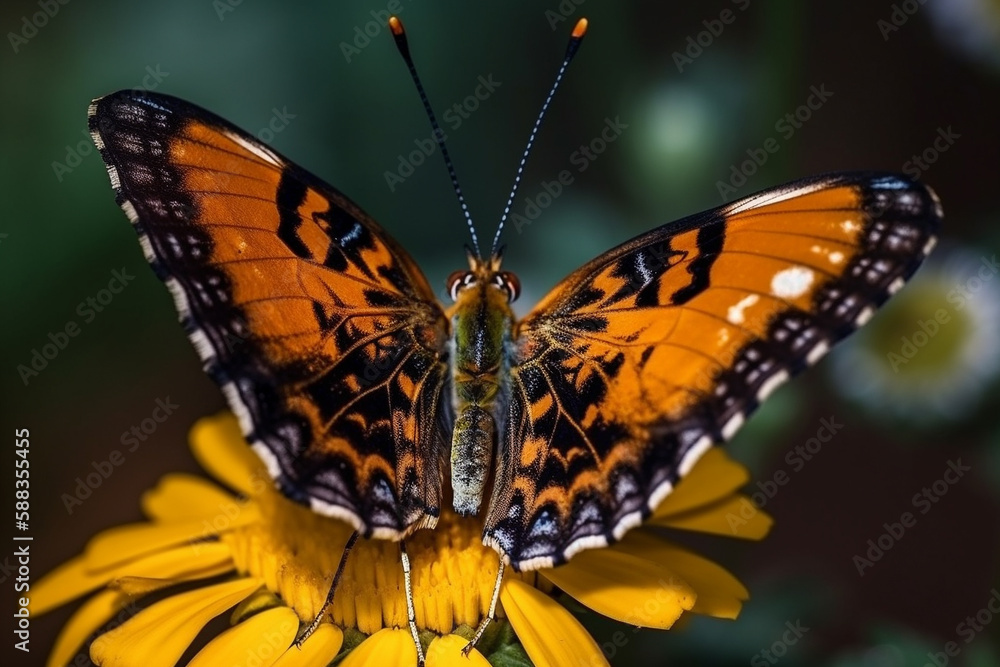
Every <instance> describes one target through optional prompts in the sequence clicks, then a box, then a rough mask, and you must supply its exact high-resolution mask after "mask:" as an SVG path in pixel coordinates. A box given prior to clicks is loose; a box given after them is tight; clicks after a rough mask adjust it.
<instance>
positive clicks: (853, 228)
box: [840, 220, 861, 234]
mask: <svg viewBox="0 0 1000 667" xmlns="http://www.w3.org/2000/svg"><path fill="white" fill-rule="evenodd" d="M840 228H841V229H843V230H844V231H845V232H847V233H848V234H853V233H854V232H857V231H859V230H860V229H861V225H860V224H859V223H858V222H856V221H854V220H844V221H843V222H842V223H840Z"/></svg>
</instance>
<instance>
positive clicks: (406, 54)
mask: <svg viewBox="0 0 1000 667" xmlns="http://www.w3.org/2000/svg"><path fill="white" fill-rule="evenodd" d="M389 30H390V31H391V32H392V37H393V39H394V40H396V48H397V49H399V55H401V56H403V60H405V61H406V66H407V67H408V68H409V70H410V78H412V79H413V84H414V85H415V86H416V87H417V92H418V93H420V101H421V102H423V104H424V111H426V112H427V118H428V119H429V120H430V121H431V127H432V128H433V130H434V131H433V132H432V134H433V136H434V141H436V142H437V145H438V148H439V149H441V157H443V158H444V166H445V167H447V168H448V175H449V176H450V177H451V185H452V187H453V188H455V195H456V196H457V197H458V203H459V205H460V206H461V207H462V213H463V214H465V222H466V223H467V224H468V225H469V233H470V234H471V235H472V246H473V247H474V248H475V250H476V257H477V258H478V259H482V258H483V255H482V253H481V252H480V251H479V238H478V237H477V236H476V228H475V226H474V225H473V224H472V215H471V214H470V213H469V206H468V204H466V203H465V196H464V195H463V194H462V188H461V186H460V185H459V184H458V176H456V175H455V165H454V164H452V162H451V156H450V155H448V147H447V146H445V143H444V132H443V131H442V130H441V126H440V125H438V122H437V116H435V115H434V110H433V109H432V108H431V103H430V102H429V101H428V100H427V93H426V92H425V91H424V84H422V83H420V76H419V75H418V74H417V68H416V67H415V66H414V64H413V58H412V57H411V56H410V45H409V43H408V42H407V40H406V31H405V30H404V29H403V22H402V21H400V20H399V18H398V17H396V16H390V17H389Z"/></svg>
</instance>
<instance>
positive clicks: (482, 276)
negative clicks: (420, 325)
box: [446, 248, 521, 303]
mask: <svg viewBox="0 0 1000 667" xmlns="http://www.w3.org/2000/svg"><path fill="white" fill-rule="evenodd" d="M466 254H467V255H468V258H469V268H468V269H467V270H463V271H453V272H452V273H451V275H449V276H448V279H447V280H446V285H447V288H448V294H449V295H450V296H451V300H452V301H454V302H455V303H458V302H459V301H460V300H463V299H464V297H466V296H467V295H468V296H471V295H474V294H475V295H479V296H480V298H481V297H482V296H483V295H486V297H487V298H488V299H491V300H492V299H496V298H498V297H499V298H501V299H502V300H503V301H505V302H506V303H513V302H514V301H515V300H516V299H517V297H518V296H519V295H520V294H521V281H520V280H518V279H517V276H515V275H514V274H513V273H511V272H510V271H502V270H501V269H500V262H501V260H502V258H503V248H500V250H499V251H498V252H497V253H495V254H494V255H493V256H492V257H490V258H489V259H481V258H479V257H478V256H477V255H476V254H475V253H474V252H473V251H472V250H471V249H469V248H466Z"/></svg>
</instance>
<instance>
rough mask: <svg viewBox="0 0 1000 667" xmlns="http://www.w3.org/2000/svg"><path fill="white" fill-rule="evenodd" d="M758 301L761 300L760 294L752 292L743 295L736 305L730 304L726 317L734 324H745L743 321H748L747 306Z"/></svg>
mask: <svg viewBox="0 0 1000 667" xmlns="http://www.w3.org/2000/svg"><path fill="white" fill-rule="evenodd" d="M772 289H773V285H772ZM758 301H760V296H758V295H757V294H751V295H749V296H745V297H743V298H742V299H740V301H739V302H738V303H737V304H736V305H735V306H729V314H728V315H727V316H726V319H728V320H729V321H730V322H732V323H733V324H743V322H745V321H746V317H745V316H744V313H743V311H745V310H746V309H747V308H749V307H750V306H752V305H754V304H755V303H757V302H758Z"/></svg>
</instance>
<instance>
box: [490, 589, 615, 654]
mask: <svg viewBox="0 0 1000 667" xmlns="http://www.w3.org/2000/svg"><path fill="white" fill-rule="evenodd" d="M500 601H501V602H502V603H503V608H504V611H506V612H507V620H509V621H510V624H511V626H512V627H513V628H514V632H516V633H517V637H518V639H520V640H521V644H522V645H523V646H524V650H525V652H527V654H528V657H529V658H531V662H532V663H533V664H534V665H535V667H563V666H564V665H588V667H599V666H600V665H607V664H608V661H607V659H606V658H605V657H604V654H603V653H601V649H600V647H598V645H597V642H595V641H594V638H593V637H591V636H590V634H589V633H588V632H587V631H586V630H585V629H584V627H583V626H582V625H580V621H578V620H576V618H574V616H573V615H572V614H571V613H569V612H568V611H566V609H565V608H564V607H563V606H562V605H560V604H559V603H558V602H556V601H555V600H553V599H552V598H551V597H549V596H548V595H546V594H545V593H542V592H541V591H539V590H538V589H536V588H533V587H532V586H531V585H529V584H526V583H525V582H523V581H521V580H520V579H514V578H508V579H507V580H505V581H504V584H503V588H501V589H500Z"/></svg>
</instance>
